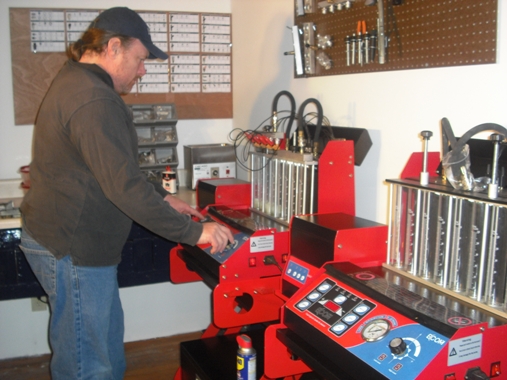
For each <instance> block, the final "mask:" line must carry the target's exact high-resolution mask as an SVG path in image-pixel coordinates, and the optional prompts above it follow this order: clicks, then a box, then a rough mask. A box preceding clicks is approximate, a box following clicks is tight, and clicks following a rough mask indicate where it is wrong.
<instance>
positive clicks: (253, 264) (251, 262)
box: [248, 257, 257, 267]
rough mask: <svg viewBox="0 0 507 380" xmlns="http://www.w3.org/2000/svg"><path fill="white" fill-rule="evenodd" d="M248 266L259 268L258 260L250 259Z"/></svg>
mask: <svg viewBox="0 0 507 380" xmlns="http://www.w3.org/2000/svg"><path fill="white" fill-rule="evenodd" d="M248 266H250V267H256V266H257V258H255V257H250V258H249V259H248Z"/></svg>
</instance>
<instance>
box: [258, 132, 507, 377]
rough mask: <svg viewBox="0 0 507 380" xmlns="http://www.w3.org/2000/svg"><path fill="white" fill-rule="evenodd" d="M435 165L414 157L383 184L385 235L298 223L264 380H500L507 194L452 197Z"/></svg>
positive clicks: (357, 226) (367, 225) (341, 219)
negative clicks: (306, 378)
mask: <svg viewBox="0 0 507 380" xmlns="http://www.w3.org/2000/svg"><path fill="white" fill-rule="evenodd" d="M424 132H427V131H424ZM430 135H431V134H429V136H430ZM424 136H425V135H424V134H423V137H424ZM426 136H428V134H426ZM492 140H493V141H494V144H495V141H496V142H498V141H500V139H498V137H497V136H495V138H492ZM501 140H503V138H502V139H501ZM470 144H471V145H472V141H470ZM474 144H477V142H475V143H474ZM476 155H477V156H476V157H475V158H477V160H475V162H476V163H477V162H480V161H481V157H483V151H479V152H476ZM495 156H496V158H494V160H493V161H495V162H493V163H492V164H491V165H490V166H489V167H490V168H491V167H495V168H498V173H503V172H504V170H505V167H506V166H507V163H506V162H503V163H502V162H501V160H499V159H498V158H499V155H497V154H495ZM473 161H474V160H473ZM439 163H440V159H439V154H438V153H435V152H433V153H429V154H428V153H427V152H426V151H425V152H424V155H421V154H414V155H413V156H412V157H411V158H410V160H409V162H408V164H407V166H406V168H405V170H404V172H403V175H402V178H401V179H396V180H388V183H389V186H390V194H391V195H390V216H389V217H390V222H389V231H388V234H385V231H383V232H381V230H382V227H379V226H377V227H376V226H374V225H373V224H372V223H371V222H368V221H364V220H361V219H359V218H357V217H353V216H349V215H344V214H316V215H304V216H295V217H294V218H293V221H292V223H291V227H290V236H291V240H290V255H289V261H288V264H287V266H286V271H285V273H284V275H283V277H282V294H283V295H284V296H287V299H286V302H285V304H284V306H283V308H282V317H281V322H280V323H279V324H276V325H271V326H269V327H268V328H267V330H266V333H265V362H264V377H263V378H264V379H278V378H291V377H290V376H301V374H302V373H305V371H307V372H309V371H312V372H313V373H317V374H318V375H319V376H320V377H319V378H324V379H327V380H333V379H336V380H362V379H403V380H410V379H417V380H457V379H463V380H479V379H497V378H498V379H502V378H507V375H506V373H505V365H506V363H507V352H506V351H505V350H504V349H503V347H504V345H505V341H506V338H507V314H506V310H507V293H506V270H507V257H506V256H507V234H506V231H507V229H506V227H507V226H506V225H505V223H506V221H507V218H506V216H507V214H506V213H507V193H506V192H505V190H502V191H500V192H498V193H497V192H487V193H486V191H481V190H480V189H478V190H477V189H476V190H474V191H473V192H464V191H462V190H459V189H458V190H456V189H455V188H454V187H452V186H450V185H449V183H448V182H447V180H446V178H445V177H443V176H442V175H441V172H442V169H441V168H440V167H439ZM484 166H485V168H484V170H483V172H484V173H486V172H488V169H487V168H486V166H488V165H484ZM502 167H503V169H501V168H502ZM421 168H424V170H423V171H422V172H421ZM459 172H463V170H462V169H460V170H459ZM489 173H491V171H489ZM419 174H420V176H419ZM501 181H505V178H501V176H499V178H498V179H497V180H496V181H495V176H494V175H493V180H492V183H493V184H496V185H498V184H499V183H501ZM478 183H479V185H480V184H481V182H480V181H479V182H478ZM491 194H493V195H491ZM374 232H378V235H376V234H375V233H374ZM352 236H355V237H354V238H352ZM381 236H383V237H384V238H385V240H384V241H383V239H382V237H381ZM346 238H348V239H346ZM344 239H346V240H347V243H345V241H344ZM317 241H318V242H317ZM386 245H387V247H386ZM349 246H350V252H346V251H345V249H346V248H347V247H349ZM317 268H318V269H317ZM316 269H317V270H316ZM312 272H313V273H312ZM295 273H297V274H295ZM310 274H312V275H311V276H310ZM300 278H303V279H304V280H305V281H298V280H296V279H300ZM294 359H297V360H294Z"/></svg>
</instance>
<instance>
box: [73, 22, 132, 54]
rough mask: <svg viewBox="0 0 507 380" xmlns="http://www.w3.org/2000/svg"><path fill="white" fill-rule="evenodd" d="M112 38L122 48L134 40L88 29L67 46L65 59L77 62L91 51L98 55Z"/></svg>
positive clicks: (99, 30)
mask: <svg viewBox="0 0 507 380" xmlns="http://www.w3.org/2000/svg"><path fill="white" fill-rule="evenodd" d="M113 37H117V38H119V39H120V41H121V44H122V46H123V47H124V48H128V47H129V46H130V44H131V43H132V41H133V40H134V38H132V37H129V36H125V35H123V34H118V33H113V32H109V31H107V30H102V29H96V28H90V29H88V30H87V31H86V32H84V33H83V35H82V36H81V38H80V39H79V40H77V41H76V42H74V43H73V44H72V45H69V47H68V48H67V57H69V58H71V59H73V60H75V61H79V60H80V59H81V57H82V56H83V54H84V53H85V52H87V51H92V52H95V53H97V54H100V53H102V52H103V51H104V49H105V47H106V45H107V43H108V42H109V40H110V39H111V38H113Z"/></svg>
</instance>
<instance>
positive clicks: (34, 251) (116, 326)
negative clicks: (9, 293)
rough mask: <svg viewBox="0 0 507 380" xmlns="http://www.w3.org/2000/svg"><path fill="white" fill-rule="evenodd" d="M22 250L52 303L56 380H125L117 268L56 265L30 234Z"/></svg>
mask: <svg viewBox="0 0 507 380" xmlns="http://www.w3.org/2000/svg"><path fill="white" fill-rule="evenodd" d="M20 248H21V250H22V251H23V252H24V254H25V256H26V258H27V260H28V262H29V264H30V266H31V268H32V270H33V272H34V273H35V276H36V277H37V279H38V280H39V282H40V284H41V285H42V287H43V288H44V291H45V292H46V293H47V295H48V299H49V307H50V320H49V344H50V346H51V351H52V357H51V365H50V369H51V376H52V380H70V379H72V380H86V379H90V380H91V379H93V380H106V379H107V380H120V379H123V375H124V373H125V367H126V364H125V352H124V347H123V334H124V322H123V309H122V306H121V302H120V296H119V290H118V281H117V273H116V268H117V266H116V265H114V266H108V267H83V266H75V265H73V264H72V260H71V258H70V256H66V257H64V258H63V259H61V260H57V259H56V258H55V257H54V256H53V255H52V254H51V253H50V252H49V251H48V250H47V249H46V248H44V247H42V246H41V245H40V244H38V243H37V242H36V241H35V240H34V239H33V238H31V237H30V236H29V235H28V234H27V233H26V231H25V230H22V233H21V245H20Z"/></svg>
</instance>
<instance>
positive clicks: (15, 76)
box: [9, 8, 232, 125]
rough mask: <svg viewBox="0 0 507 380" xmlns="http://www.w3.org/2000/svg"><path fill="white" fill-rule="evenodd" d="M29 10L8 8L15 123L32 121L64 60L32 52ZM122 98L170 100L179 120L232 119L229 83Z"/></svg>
mask: <svg viewBox="0 0 507 380" xmlns="http://www.w3.org/2000/svg"><path fill="white" fill-rule="evenodd" d="M37 9H41V8H37ZM31 10H32V9H30V8H10V9H9V19H10V33H11V55H12V80H13V93H14V120H15V124H16V125H25V124H33V123H34V121H35V118H36V114H37V111H38V108H39V105H40V103H41V101H42V99H43V97H44V95H45V93H46V91H47V89H48V88H49V86H50V84H51V81H52V80H53V78H54V77H55V75H56V74H57V73H58V71H59V70H60V68H61V67H62V65H63V64H64V62H65V61H66V60H67V57H66V55H65V53H60V52H57V53H45V52H37V53H34V52H32V51H31V50H30V32H31V30H30V11H31ZM168 13H169V12H168ZM192 13H195V12H192ZM169 53H170V52H169ZM200 54H201V55H204V54H205V53H200ZM211 54H212V53H211ZM206 55H208V53H206ZM230 55H232V53H231V54H230ZM231 61H232V59H231ZM231 66H232V63H231ZM231 73H232V67H231ZM231 76H232V75H231ZM124 99H125V102H126V103H127V104H151V103H174V104H176V110H177V114H178V118H179V119H229V118H232V84H231V92H216V93H203V92H199V93H171V92H168V93H135V94H129V95H127V96H125V97H124Z"/></svg>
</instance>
